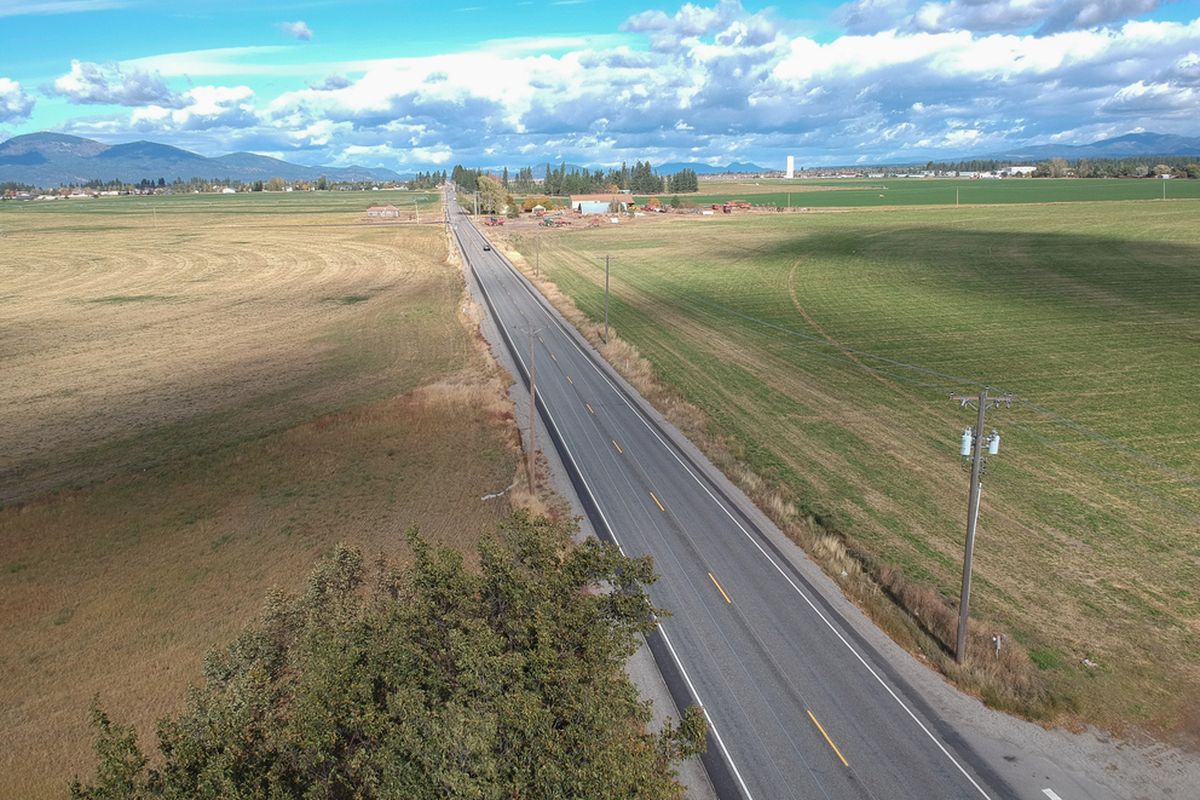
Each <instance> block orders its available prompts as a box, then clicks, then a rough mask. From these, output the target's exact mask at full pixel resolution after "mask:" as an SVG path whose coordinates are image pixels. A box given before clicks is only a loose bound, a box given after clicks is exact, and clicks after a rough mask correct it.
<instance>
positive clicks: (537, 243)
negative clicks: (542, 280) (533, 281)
mask: <svg viewBox="0 0 1200 800" xmlns="http://www.w3.org/2000/svg"><path fill="white" fill-rule="evenodd" d="M541 265H542V235H541V234H540V233H539V234H538V235H537V238H535V239H534V240H533V277H535V278H536V277H537V276H538V269H539V268H540V267H541Z"/></svg>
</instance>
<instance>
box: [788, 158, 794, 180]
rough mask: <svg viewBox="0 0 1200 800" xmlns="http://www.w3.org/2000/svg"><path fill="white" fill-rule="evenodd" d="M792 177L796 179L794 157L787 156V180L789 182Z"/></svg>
mask: <svg viewBox="0 0 1200 800" xmlns="http://www.w3.org/2000/svg"><path fill="white" fill-rule="evenodd" d="M794 177H796V157H795V156H788V157H787V179H788V180H789V181H790V180H791V179H792V178H794Z"/></svg>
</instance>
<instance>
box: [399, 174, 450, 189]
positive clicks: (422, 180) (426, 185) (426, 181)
mask: <svg viewBox="0 0 1200 800" xmlns="http://www.w3.org/2000/svg"><path fill="white" fill-rule="evenodd" d="M445 182H446V170H442V171H441V172H418V173H417V174H416V175H414V176H413V177H412V180H409V181H407V183H408V188H410V189H423V190H426V191H428V190H430V189H436V188H437V187H439V186H441V185H442V184H443V183H445Z"/></svg>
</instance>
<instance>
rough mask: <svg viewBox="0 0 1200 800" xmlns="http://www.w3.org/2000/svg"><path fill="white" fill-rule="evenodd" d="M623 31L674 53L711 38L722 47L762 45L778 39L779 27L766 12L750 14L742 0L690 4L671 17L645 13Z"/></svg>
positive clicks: (656, 47)
mask: <svg viewBox="0 0 1200 800" xmlns="http://www.w3.org/2000/svg"><path fill="white" fill-rule="evenodd" d="M621 30H623V31H628V32H630V33H645V34H648V35H649V36H650V43H651V46H652V47H653V48H654V49H655V50H672V49H674V48H676V47H678V46H679V45H680V44H681V43H684V42H687V41H689V40H699V39H701V38H704V37H709V36H714V37H716V38H717V40H718V41H721V42H722V43H734V42H737V43H743V44H746V45H751V46H754V45H762V44H766V43H768V42H770V41H771V40H772V39H774V38H775V35H776V33H777V25H776V23H775V22H774V21H773V20H772V19H771V17H770V16H769V15H768V14H767V13H766V12H759V13H757V14H750V13H748V12H747V11H746V9H745V8H743V7H742V4H741V2H740V0H721V1H720V2H719V3H718V4H717V5H715V6H712V7H711V8H710V7H705V6H698V5H693V4H692V3H687V4H685V5H684V6H683V7H681V8H680V9H679V10H678V11H677V12H675V14H674V15H670V16H668V15H667V14H666V13H664V12H662V11H643V12H642V13H640V14H636V15H634V16H632V17H630V18H629V19H628V20H626V21H625V23H624V24H623V25H622V26H621Z"/></svg>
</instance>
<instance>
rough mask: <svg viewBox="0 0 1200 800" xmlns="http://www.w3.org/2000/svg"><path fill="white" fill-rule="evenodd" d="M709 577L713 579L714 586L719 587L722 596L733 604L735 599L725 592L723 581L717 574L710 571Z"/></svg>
mask: <svg viewBox="0 0 1200 800" xmlns="http://www.w3.org/2000/svg"><path fill="white" fill-rule="evenodd" d="M708 577H709V578H711V579H712V582H713V586H716V587H717V591H718V592H720V593H721V597H724V598H725V602H726V603H729V605H733V601H732V600H730V599H729V595H727V594H725V589H723V588H722V587H721V583H720V581H718V580H717V576H716V575H713V574H712V573H711V572H710V573H708Z"/></svg>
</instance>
